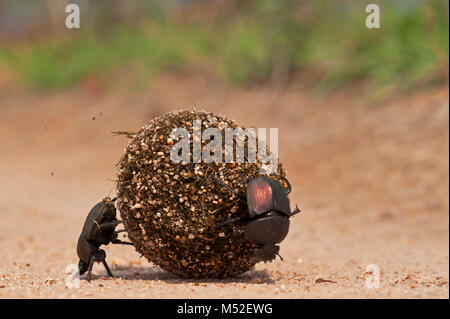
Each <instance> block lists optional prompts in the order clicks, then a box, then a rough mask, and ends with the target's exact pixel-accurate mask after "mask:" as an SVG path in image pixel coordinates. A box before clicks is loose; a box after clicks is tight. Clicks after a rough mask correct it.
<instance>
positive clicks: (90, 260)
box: [87, 256, 95, 282]
mask: <svg viewBox="0 0 450 319" xmlns="http://www.w3.org/2000/svg"><path fill="white" fill-rule="evenodd" d="M94 261H95V260H94V256H91V257H90V258H89V264H88V273H87V281H88V282H91V273H92V267H93V266H94Z"/></svg>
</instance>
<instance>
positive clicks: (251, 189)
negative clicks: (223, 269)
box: [214, 176, 300, 262]
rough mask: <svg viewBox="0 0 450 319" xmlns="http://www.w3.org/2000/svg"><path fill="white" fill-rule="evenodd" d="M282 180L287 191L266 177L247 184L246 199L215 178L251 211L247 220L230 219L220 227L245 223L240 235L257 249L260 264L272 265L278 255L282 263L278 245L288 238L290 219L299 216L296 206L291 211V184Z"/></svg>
mask: <svg viewBox="0 0 450 319" xmlns="http://www.w3.org/2000/svg"><path fill="white" fill-rule="evenodd" d="M283 179H284V180H285V182H286V184H287V185H288V187H287V188H286V189H284V188H283V187H282V186H281V184H280V183H279V182H278V181H277V180H275V179H272V178H269V177H265V176H258V177H255V178H253V179H252V180H250V182H249V183H248V185H247V196H244V195H242V194H239V193H238V192H236V191H235V190H234V189H232V188H231V187H230V186H228V185H227V184H225V183H224V182H222V181H221V180H220V179H218V178H217V177H216V176H214V180H215V181H216V182H217V183H219V184H220V185H221V186H223V187H225V188H226V189H228V190H229V191H231V192H232V193H233V194H235V195H236V196H238V197H239V198H241V199H243V200H245V201H246V202H247V207H248V217H247V218H244V219H231V220H228V221H226V222H225V223H222V224H220V225H219V226H218V227H221V226H224V225H226V224H229V223H239V222H244V223H245V226H244V227H243V228H242V229H240V230H239V231H238V235H239V234H245V235H246V236H247V239H248V240H249V241H250V242H251V243H254V244H257V245H258V248H256V249H255V255H256V257H257V258H258V260H262V261H264V262H268V261H269V262H271V261H272V260H274V259H275V257H276V256H277V255H278V256H279V257H280V259H281V260H283V258H282V257H281V256H280V255H279V251H280V247H279V246H278V245H277V244H279V243H280V242H281V241H282V240H283V239H284V238H285V237H286V235H287V234H288V231H289V218H290V217H291V216H293V215H295V214H298V213H299V212H300V210H299V209H298V207H297V206H296V208H295V210H294V211H291V208H290V204H289V199H288V195H289V193H290V192H291V184H290V183H289V181H288V180H287V179H286V178H283Z"/></svg>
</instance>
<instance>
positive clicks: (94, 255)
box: [77, 197, 133, 281]
mask: <svg viewBox="0 0 450 319" xmlns="http://www.w3.org/2000/svg"><path fill="white" fill-rule="evenodd" d="M114 201H115V199H111V198H109V197H106V198H104V199H103V200H102V201H101V202H99V203H98V204H97V205H95V206H94V207H93V208H92V209H91V211H90V212H89V214H88V216H87V217H86V221H85V222H84V225H83V229H82V231H81V234H80V237H79V238H78V244H77V254H78V257H79V258H80V261H79V262H78V270H79V272H80V276H81V275H82V274H84V273H85V272H86V271H87V272H88V274H87V280H88V281H91V272H92V267H93V266H94V263H95V262H101V263H103V266H105V269H106V271H107V272H108V275H109V276H110V277H113V275H112V273H111V270H110V269H109V267H108V264H107V263H106V260H105V258H106V253H105V251H104V250H103V249H100V248H99V247H100V246H101V245H108V244H109V243H113V244H122V245H133V244H132V243H129V242H124V241H121V240H120V239H117V235H118V233H120V232H123V231H126V230H125V229H123V230H118V231H116V230H115V228H116V226H117V225H118V224H120V223H122V222H123V221H121V220H117V218H116V208H115V206H114Z"/></svg>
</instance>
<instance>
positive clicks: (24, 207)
mask: <svg viewBox="0 0 450 319" xmlns="http://www.w3.org/2000/svg"><path fill="white" fill-rule="evenodd" d="M448 99H449V96H448V90H447V89H436V90H432V91H428V92H422V93H417V94H411V95H410V96H409V97H404V98H401V99H400V98H399V99H396V100H393V101H390V102H389V103H385V104H383V105H378V106H371V107H370V106H366V105H365V104H366V103H365V102H364V101H358V100H356V99H352V98H349V96H347V95H345V94H339V93H337V94H335V95H334V96H333V97H331V98H329V99H326V100H323V99H317V98H313V97H311V95H310V94H309V93H308V92H307V90H303V89H299V88H291V89H286V90H283V91H278V90H276V89H252V90H237V89H230V88H225V86H223V85H221V84H220V83H217V82H215V81H212V80H211V79H207V78H197V77H188V76H177V77H175V76H165V77H161V78H160V79H158V80H157V81H155V82H154V83H153V84H152V85H151V86H150V88H149V89H148V90H145V91H140V90H134V91H133V90H131V91H130V90H125V89H116V90H112V91H111V90H107V91H102V90H98V88H97V87H96V86H95V83H94V85H90V84H89V85H88V86H87V87H85V88H80V89H76V90H73V91H70V92H60V93H52V94H50V93H39V94H37V93H30V92H20V91H14V92H8V91H6V90H3V91H2V90H0V136H1V138H0V149H1V156H0V180H1V183H0V214H1V218H2V223H1V226H0V297H1V298H72V297H74V298H78V297H82V298H121V297H125V298H128V297H133V298H134V297H137V298H141V297H143V298H211V297H213V298H330V297H331V298H372V297H375V298H399V297H402V298H403V297H406V298H448V297H449V284H448V282H449V197H448V191H449V189H448V188H449V148H448V142H449V129H448V125H449V103H448V101H449V100H448ZM194 105H196V106H197V108H205V109H206V110H208V111H211V112H220V113H222V114H224V115H226V116H227V117H230V118H234V119H236V120H237V121H238V122H240V123H242V124H243V125H248V126H250V125H251V126H254V127H278V128H279V145H280V160H281V161H282V163H283V164H284V166H285V167H286V168H287V171H288V177H289V179H290V181H291V182H292V184H293V192H292V194H291V196H290V198H291V202H292V203H298V204H299V206H300V208H301V209H302V210H303V213H302V214H300V215H297V216H296V217H294V218H293V220H292V221H291V225H292V226H291V230H290V233H289V235H288V237H287V238H286V240H285V241H284V242H283V243H282V244H281V254H282V256H283V257H284V261H279V260H277V261H276V262H273V263H272V264H261V263H260V264H258V265H257V266H256V268H255V270H254V271H251V272H247V273H245V274H243V275H241V276H239V277H236V278H232V279H227V280H201V281H197V280H184V279H180V278H177V277H176V276H174V275H171V274H169V273H166V272H164V271H162V270H160V269H159V268H158V267H156V266H154V265H152V264H150V263H148V262H147V261H146V260H144V259H143V258H141V259H140V258H139V254H138V253H136V252H135V251H134V249H133V248H130V247H118V246H112V245H110V246H107V247H106V248H105V250H106V252H107V258H108V261H109V263H110V266H112V270H113V272H114V274H115V278H113V279H110V278H107V277H106V276H105V272H104V269H103V267H102V266H101V265H98V264H97V265H96V266H95V267H94V272H95V276H94V279H95V280H93V281H92V282H91V283H88V282H87V281H86V280H82V281H81V287H80V288H79V289H76V288H74V289H68V288H66V285H65V277H66V276H67V274H65V269H66V267H67V265H69V264H75V263H77V262H78V259H77V255H76V250H75V247H76V241H77V238H78V235H79V232H80V231H81V227H82V224H83V222H84V219H85V217H86V215H87V213H88V211H89V210H90V208H91V207H92V206H93V205H94V204H95V203H97V202H98V201H99V200H100V199H102V198H103V197H104V196H106V195H108V194H112V195H113V194H114V189H113V188H114V182H113V180H114V178H115V164H116V163H117V161H118V160H119V158H120V155H121V153H122V149H123V147H124V146H125V145H126V143H127V139H126V138H124V137H111V135H110V132H111V131H115V130H136V129H138V128H139V127H141V126H142V125H143V124H144V123H146V122H147V121H148V120H149V119H151V118H153V117H154V116H158V115H160V114H162V113H164V112H166V111H168V110H173V109H180V108H182V107H185V108H191V107H193V106H194ZM369 264H375V265H377V267H378V268H379V270H380V288H367V286H366V280H367V279H370V278H371V277H370V276H372V275H373V274H374V273H370V272H366V267H367V265H369Z"/></svg>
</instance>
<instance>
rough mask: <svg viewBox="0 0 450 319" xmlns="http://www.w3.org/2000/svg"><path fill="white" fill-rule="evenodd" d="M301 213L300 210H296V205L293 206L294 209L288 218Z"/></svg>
mask: <svg viewBox="0 0 450 319" xmlns="http://www.w3.org/2000/svg"><path fill="white" fill-rule="evenodd" d="M298 213H301V210H300V209H298V205H297V204H296V205H295V209H294V210H293V211H292V212H290V213H289V217H291V216H294V215H295V214H298Z"/></svg>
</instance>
